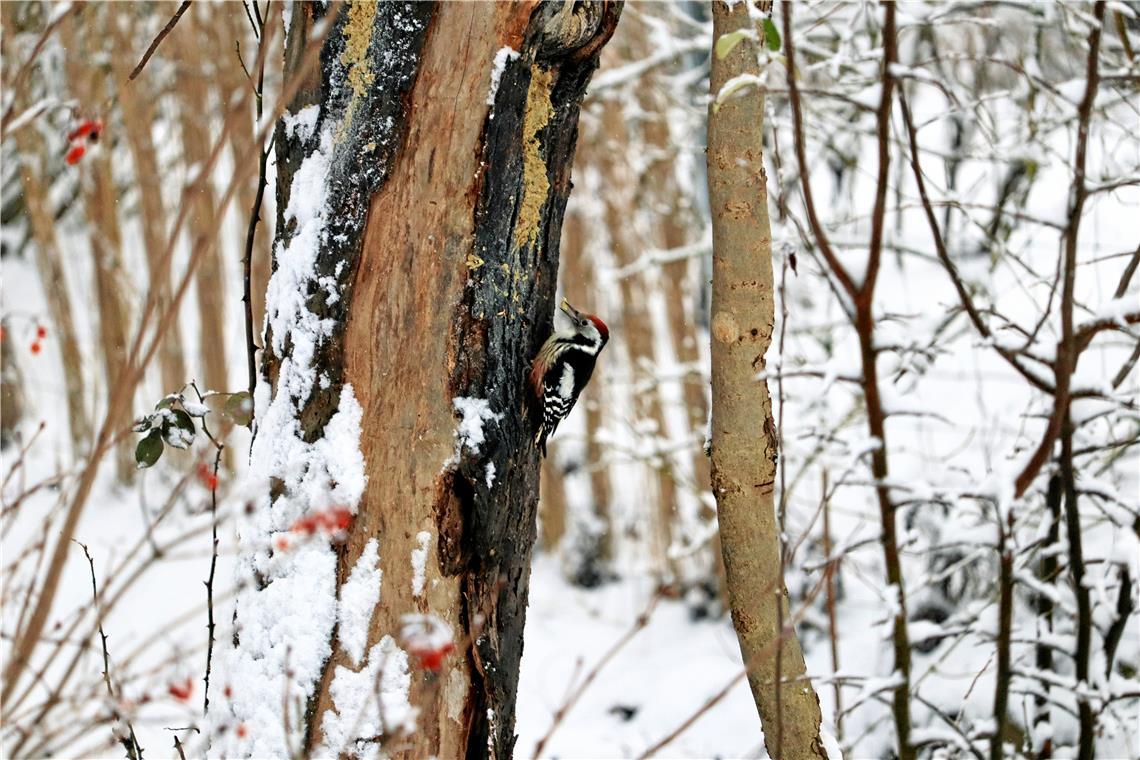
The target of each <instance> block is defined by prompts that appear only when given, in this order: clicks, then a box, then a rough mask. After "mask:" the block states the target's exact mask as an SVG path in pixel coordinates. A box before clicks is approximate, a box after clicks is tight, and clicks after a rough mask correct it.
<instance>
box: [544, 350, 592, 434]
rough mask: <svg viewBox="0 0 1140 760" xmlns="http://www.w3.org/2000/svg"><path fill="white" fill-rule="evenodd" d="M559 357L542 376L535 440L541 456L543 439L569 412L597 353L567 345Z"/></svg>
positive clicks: (586, 378) (590, 372) (584, 382)
mask: <svg viewBox="0 0 1140 760" xmlns="http://www.w3.org/2000/svg"><path fill="white" fill-rule="evenodd" d="M559 359H560V361H556V362H554V363H553V364H552V365H551V367H550V369H548V370H547V371H546V374H545V375H544V376H543V378H542V390H543V393H542V424H541V426H540V427H539V429H538V435H537V436H535V441H536V442H537V443H538V446H539V448H540V449H541V450H542V454H543V456H545V455H546V440H547V439H548V438H549V437H550V436H552V435H554V431H555V430H557V429H558V425H559V424H560V423H561V422H562V420H564V419H566V416H567V415H568V414H570V411H571V410H572V409H573V408H574V404H576V403H577V402H578V396H579V395H581V393H582V389H583V388H585V387H586V383H588V382H590V376H591V375H593V373H594V364H595V362H596V361H597V355H596V354H593V353H588V352H586V351H583V350H578V349H577V348H575V347H571V348H568V349H567V350H566V351H564V352H563V353H562V355H561V356H560V357H559Z"/></svg>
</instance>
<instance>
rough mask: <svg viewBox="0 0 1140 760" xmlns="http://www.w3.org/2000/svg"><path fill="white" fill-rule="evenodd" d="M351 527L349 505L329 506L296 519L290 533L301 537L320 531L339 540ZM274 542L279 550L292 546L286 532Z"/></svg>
mask: <svg viewBox="0 0 1140 760" xmlns="http://www.w3.org/2000/svg"><path fill="white" fill-rule="evenodd" d="M350 527H352V512H351V511H350V510H349V509H348V507H329V508H328V509H326V510H323V511H321V512H314V513H313V514H311V515H305V516H304V517H302V518H300V519H298V520H296V521H295V522H294V523H293V524H292V525H290V526H289V533H292V534H294V535H297V536H300V537H307V536H312V535H316V534H317V533H320V534H322V535H325V536H328V537H329V539H331V540H332V541H334V542H338V541H343V540H344V538H345V535H346V534H347V533H348V529H349V528H350ZM273 544H274V546H275V547H276V548H277V550H278V551H288V550H289V547H290V546H291V544H290V542H289V536H288V535H285V534H282V535H279V536H277V538H276V539H275V540H274V542H273Z"/></svg>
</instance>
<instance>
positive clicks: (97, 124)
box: [64, 119, 103, 166]
mask: <svg viewBox="0 0 1140 760" xmlns="http://www.w3.org/2000/svg"><path fill="white" fill-rule="evenodd" d="M101 134H103V122H102V121H100V120H99V119H84V120H83V121H81V122H79V126H77V127H76V128H75V129H73V130H71V132H70V133H68V135H67V141H68V142H69V143H70V144H71V147H70V148H69V149H68V151H67V156H66V157H65V158H64V160H65V161H67V163H68V165H69V166H75V165H76V164H77V163H79V159H81V158H83V156H84V154H86V153H87V145H88V144H89V143H97V142H99V135H101Z"/></svg>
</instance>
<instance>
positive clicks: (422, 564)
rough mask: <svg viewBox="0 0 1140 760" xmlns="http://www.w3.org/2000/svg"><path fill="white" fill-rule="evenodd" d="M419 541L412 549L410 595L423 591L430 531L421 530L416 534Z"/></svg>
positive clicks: (417, 594) (416, 594) (420, 593)
mask: <svg viewBox="0 0 1140 760" xmlns="http://www.w3.org/2000/svg"><path fill="white" fill-rule="evenodd" d="M416 540H417V541H419V542H420V545H419V548H417V549H412V596H420V595H422V594H423V593H424V582H425V580H426V579H427V558H428V547H430V546H431V533H428V532H427V531H426V530H421V531H420V532H419V533H417V534H416Z"/></svg>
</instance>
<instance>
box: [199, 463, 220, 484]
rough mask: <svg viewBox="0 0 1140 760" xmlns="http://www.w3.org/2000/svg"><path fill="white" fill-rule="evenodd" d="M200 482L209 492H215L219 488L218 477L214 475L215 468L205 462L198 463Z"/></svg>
mask: <svg viewBox="0 0 1140 760" xmlns="http://www.w3.org/2000/svg"><path fill="white" fill-rule="evenodd" d="M198 481H199V482H200V483H201V484H202V485H203V486H205V488H206V490H207V491H213V490H214V489H215V488H217V487H218V476H217V475H216V474H215V473H214V468H212V467H210V465H208V464H206V463H205V462H199V463H198Z"/></svg>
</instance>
